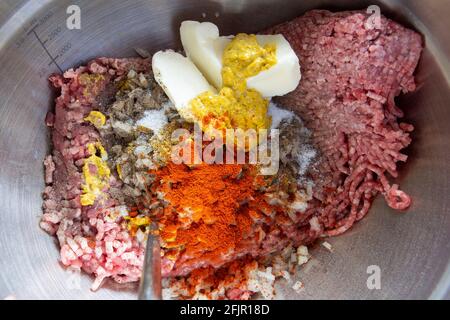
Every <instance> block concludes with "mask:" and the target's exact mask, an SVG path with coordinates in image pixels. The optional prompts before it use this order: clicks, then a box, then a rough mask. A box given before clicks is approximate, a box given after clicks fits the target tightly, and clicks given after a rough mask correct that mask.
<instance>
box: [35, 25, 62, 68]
mask: <svg viewBox="0 0 450 320" xmlns="http://www.w3.org/2000/svg"><path fill="white" fill-rule="evenodd" d="M33 34H34V36H35V37H36V39H37V41H39V43H40V44H41V46H42V48H43V49H44V51H45V52H46V53H47V55H48V56H49V58H50V60H51V63H49V64H48V65H51V64H52V63H54V64H55V65H56V67H57V68H58V70H59V71H60V72H61V73H63V72H64V71H63V69H62V68H61V67H60V66H59V64H58V62H56V59H57V58H58V57H59V55H56V56H55V57H53V56H52V55H51V54H50V52H49V51H48V49H47V47H46V46H45V43H44V42H42V40H41V38H39V36H38V35H37V33H36V30H34V29H33Z"/></svg>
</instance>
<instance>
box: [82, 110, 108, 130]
mask: <svg viewBox="0 0 450 320" xmlns="http://www.w3.org/2000/svg"><path fill="white" fill-rule="evenodd" d="M84 121H88V122H90V123H92V124H93V125H94V126H95V127H96V128H100V127H103V126H104V125H105V123H106V117H105V115H104V114H103V113H101V112H100V111H91V112H90V113H89V115H88V116H87V117H86V118H84Z"/></svg>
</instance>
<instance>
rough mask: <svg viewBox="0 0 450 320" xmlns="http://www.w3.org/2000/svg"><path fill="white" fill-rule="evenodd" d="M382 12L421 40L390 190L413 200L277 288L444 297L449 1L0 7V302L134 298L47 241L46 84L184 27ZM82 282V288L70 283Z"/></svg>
mask: <svg viewBox="0 0 450 320" xmlns="http://www.w3.org/2000/svg"><path fill="white" fill-rule="evenodd" d="M71 4H77V5H79V7H80V8H81V30H68V29H67V28H66V19H67V17H68V14H67V13H66V10H67V7H68V6H69V5H71ZM372 4H377V5H379V6H380V8H381V12H382V13H383V14H385V15H387V16H389V17H391V18H394V19H395V20H397V21H399V22H402V23H405V24H406V25H408V26H410V27H412V28H415V29H417V30H418V31H420V32H421V33H422V34H423V36H424V38H425V42H426V50H425V52H424V54H423V57H422V60H421V62H420V66H419V69H418V74H417V81H418V83H419V86H418V90H417V92H415V93H413V94H410V95H408V96H404V97H401V98H399V99H398V103H399V104H400V106H401V107H402V108H403V109H404V110H405V111H406V118H407V120H408V121H410V122H411V123H413V124H414V125H415V127H416V131H414V134H413V137H414V143H413V144H412V146H411V147H410V148H409V149H408V150H407V152H408V154H409V155H410V158H409V160H408V162H407V164H406V165H402V167H401V170H400V171H401V176H400V177H399V178H398V182H399V183H400V184H401V186H402V188H403V189H404V190H405V191H407V192H408V193H409V194H410V195H411V196H412V198H413V201H414V202H413V205H412V207H411V208H410V209H409V210H408V212H407V213H398V212H395V211H393V210H391V209H389V208H388V207H387V206H386V204H385V203H384V201H383V199H381V198H379V199H377V201H375V203H374V206H373V207H372V209H371V211H370V214H369V215H368V217H367V218H366V219H364V220H363V221H362V222H360V223H358V224H357V225H355V226H354V228H353V229H352V230H351V231H350V232H348V233H347V234H345V235H343V236H340V237H336V238H331V239H329V240H328V241H329V242H330V243H331V244H332V246H333V252H332V253H331V252H328V251H327V250H325V249H324V248H323V247H321V246H317V247H316V248H313V249H312V254H313V259H312V261H310V262H309V263H308V264H307V265H306V267H305V268H303V269H302V270H301V271H300V272H299V274H298V277H299V279H301V281H302V282H303V283H304V284H305V286H306V288H305V290H304V292H303V293H302V294H300V295H298V294H296V293H294V291H293V290H292V289H290V287H289V286H288V285H286V282H283V281H280V282H279V292H280V294H279V297H280V298H292V299H299V298H301V299H311V298H337V299H345V298H354V299H368V298H370V299H385V298H445V297H447V298H448V297H449V282H450V267H449V266H450V265H449V257H450V196H449V191H450V185H449V184H450V172H449V169H450V148H449V144H448V142H449V138H450V106H449V101H450V90H449V79H450V68H449V61H448V58H447V57H448V56H449V55H450V41H449V40H450V39H449V37H448V30H450V19H448V17H449V16H450V2H449V1H448V0H445V1H444V0H428V1H421V0H411V1H407V0H404V1H401V0H391V1H387V0H386V1H375V0H370V1H350V0H343V1H331V0H330V1H326V0H319V1H313V0H311V1H306V0H303V1H301V0H297V1H295V0H290V1H281V0H280V1H275V0H274V1H271V0H260V1H257V0H236V1H232V0H205V1H198V0H138V1H121V0H108V1H106V0H105V1H100V0H95V1H94V0H79V1H76V0H58V1H56V0H55V1H51V0H42V1H39V0H30V1H23V0H22V1H17V0H2V1H0V66H1V68H0V298H4V297H7V296H14V297H16V298H19V299H20V298H22V299H25V298H39V299H51V298H61V299H80V298H86V299H99V298H113V299H123V298H132V299H133V298H136V287H135V286H129V287H126V288H123V287H120V286H117V285H113V284H107V285H106V287H105V288H103V289H101V290H100V291H98V292H96V293H93V292H91V291H90V290H89V286H90V284H91V281H92V279H91V278H90V277H89V276H81V280H80V282H79V283H78V281H77V280H78V276H77V275H76V274H73V273H70V272H68V271H65V270H64V269H63V268H62V267H61V265H60V264H59V263H58V248H57V244H56V243H55V240H54V239H53V238H51V237H50V236H48V235H47V234H46V233H44V232H43V231H41V230H40V229H39V228H38V221H39V216H40V214H41V191H42V189H43V187H44V182H43V176H42V174H43V166H42V160H43V158H44V156H45V155H46V154H47V152H48V151H49V139H48V132H47V129H46V127H45V126H44V117H45V114H46V112H47V110H49V109H50V108H52V100H53V98H54V94H53V92H52V91H51V90H50V88H49V85H48V83H47V80H46V77H47V76H48V75H49V74H50V73H51V72H57V71H58V70H59V68H61V69H67V68H69V67H72V66H74V65H79V64H80V63H82V62H85V61H87V60H89V59H91V58H93V57H96V56H104V55H106V56H118V57H122V56H131V55H134V50H133V48H134V47H142V48H145V49H147V50H149V51H150V52H154V51H155V50H158V49H162V48H169V47H177V46H179V39H178V27H179V24H180V22H181V21H182V20H184V19H197V20H209V21H212V22H214V23H217V24H218V25H219V27H220V29H221V30H223V32H224V33H226V34H231V33H236V32H238V31H244V32H255V31H258V30H260V29H263V28H265V27H268V26H270V25H273V24H276V23H279V22H281V21H284V20H287V19H290V18H293V17H295V16H297V15H300V14H302V13H303V12H305V11H306V10H309V9H312V8H329V9H363V8H366V7H367V6H368V5H372ZM371 265H376V266H379V268H380V270H381V289H379V290H370V289H368V287H367V278H368V276H369V274H368V273H367V271H368V270H367V268H368V266H371ZM78 284H79V285H78Z"/></svg>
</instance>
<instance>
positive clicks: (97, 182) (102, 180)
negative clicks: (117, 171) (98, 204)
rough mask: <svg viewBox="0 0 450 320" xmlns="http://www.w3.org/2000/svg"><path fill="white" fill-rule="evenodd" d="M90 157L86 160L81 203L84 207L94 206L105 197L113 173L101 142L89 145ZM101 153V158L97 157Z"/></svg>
mask: <svg viewBox="0 0 450 320" xmlns="http://www.w3.org/2000/svg"><path fill="white" fill-rule="evenodd" d="M87 148H88V152H89V154H90V156H89V157H88V158H86V159H84V164H83V179H84V183H83V185H82V194H81V196H80V202H81V205H83V206H89V205H93V204H94V202H95V200H97V198H98V197H99V196H101V195H103V189H105V188H107V187H108V186H109V178H110V175H111V172H110V170H109V167H108V164H107V162H106V160H107V158H108V155H107V153H106V150H105V149H104V148H103V146H102V145H101V144H100V142H95V143H89V144H88V147H87ZM97 153H99V156H98V155H97Z"/></svg>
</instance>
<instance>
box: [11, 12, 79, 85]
mask: <svg viewBox="0 0 450 320" xmlns="http://www.w3.org/2000/svg"><path fill="white" fill-rule="evenodd" d="M53 16H54V13H53V12H52V11H50V12H47V13H46V14H45V15H44V16H43V17H41V18H33V19H32V20H31V21H30V22H29V23H28V24H27V26H25V27H24V28H23V34H22V36H21V37H20V38H19V39H18V40H17V41H16V43H15V44H16V48H17V49H20V48H22V47H23V45H24V44H25V43H26V42H27V41H30V40H31V39H32V38H29V37H30V36H33V38H35V39H36V40H37V41H38V43H39V45H40V46H41V47H42V49H43V50H44V52H45V54H46V55H47V56H48V57H49V59H50V61H49V63H48V64H47V65H45V66H43V67H40V68H39V71H38V74H39V77H41V78H42V77H47V76H48V74H49V73H50V71H49V70H48V67H49V66H51V65H52V64H54V65H55V66H56V67H57V68H58V70H59V72H61V73H63V72H64V70H63V68H62V67H61V66H60V65H59V63H58V61H57V60H58V59H61V58H62V57H63V56H64V55H65V54H66V53H67V52H69V50H70V49H71V48H72V43H71V42H66V43H64V44H63V45H62V46H61V47H60V48H59V49H58V50H57V52H56V54H52V53H51V52H50V50H49V48H48V43H50V42H52V41H56V39H57V37H58V36H60V35H61V33H62V31H63V28H62V27H61V26H59V25H57V26H56V27H55V28H54V29H53V30H51V31H50V32H47V33H46V34H45V36H42V35H40V34H39V32H38V31H37V29H38V28H39V27H41V26H43V25H44V24H45V23H47V22H49V19H50V18H52V17H53Z"/></svg>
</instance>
